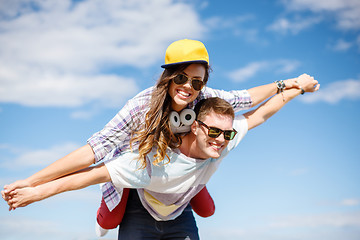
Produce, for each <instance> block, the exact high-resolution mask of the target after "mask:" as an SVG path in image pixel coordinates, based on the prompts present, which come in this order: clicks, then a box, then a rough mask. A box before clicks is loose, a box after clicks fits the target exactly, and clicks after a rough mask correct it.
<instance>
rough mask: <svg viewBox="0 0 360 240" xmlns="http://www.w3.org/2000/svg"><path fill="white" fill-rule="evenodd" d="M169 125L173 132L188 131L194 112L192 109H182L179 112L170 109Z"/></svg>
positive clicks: (193, 119)
mask: <svg viewBox="0 0 360 240" xmlns="http://www.w3.org/2000/svg"><path fill="white" fill-rule="evenodd" d="M169 118H170V126H171V130H172V132H173V133H186V132H190V126H191V124H192V123H193V122H194V121H195V119H196V114H195V112H194V110H192V109H184V110H182V111H181V113H180V115H179V113H177V112H175V111H172V112H171V113H170V115H169Z"/></svg>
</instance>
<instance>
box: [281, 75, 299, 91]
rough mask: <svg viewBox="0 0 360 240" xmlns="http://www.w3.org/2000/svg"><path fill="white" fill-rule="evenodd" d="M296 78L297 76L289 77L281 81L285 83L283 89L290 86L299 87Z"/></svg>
mask: <svg viewBox="0 0 360 240" xmlns="http://www.w3.org/2000/svg"><path fill="white" fill-rule="evenodd" d="M297 79H298V78H290V79H287V80H284V81H283V82H284V83H285V89H290V88H298V89H300V86H299V83H298V82H297Z"/></svg>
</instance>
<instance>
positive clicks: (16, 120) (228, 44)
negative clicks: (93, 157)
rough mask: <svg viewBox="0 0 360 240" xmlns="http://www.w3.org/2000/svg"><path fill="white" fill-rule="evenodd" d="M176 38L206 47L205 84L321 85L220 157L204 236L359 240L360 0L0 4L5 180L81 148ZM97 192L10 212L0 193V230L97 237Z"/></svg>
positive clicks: (202, 222)
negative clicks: (302, 78)
mask: <svg viewBox="0 0 360 240" xmlns="http://www.w3.org/2000/svg"><path fill="white" fill-rule="evenodd" d="M183 38H191V39H198V40H201V41H202V42H204V43H205V45H206V46H207V48H208V51H209V54H210V62H211V65H212V68H213V73H212V75H211V78H210V81H209V84H208V85H209V86H210V87H213V88H219V89H224V90H231V89H247V88H251V87H254V86H257V85H262V84H267V83H270V82H273V81H274V80H278V79H287V78H292V77H296V76H298V75H300V74H302V73H308V74H310V75H312V76H314V77H315V78H316V79H317V80H318V81H319V82H320V83H321V89H320V91H318V92H317V93H316V94H305V95H304V96H299V97H298V98H296V99H295V100H293V101H292V102H291V103H289V104H288V105H287V106H285V108H284V109H282V110H281V111H280V112H279V113H278V114H277V115H275V116H274V117H272V118H271V119H270V120H269V121H268V122H266V123H265V124H264V125H262V126H260V127H258V128H256V129H254V130H251V131H250V132H249V133H248V135H247V136H246V137H245V139H244V140H243V142H242V143H241V144H240V145H239V147H238V148H237V149H236V150H235V151H233V152H232V153H231V154H230V155H229V156H228V157H227V158H226V160H225V161H223V163H222V165H221V166H220V169H219V170H218V171H217V172H216V173H215V175H214V176H213V178H212V179H211V180H210V182H209V183H208V188H209V191H210V193H211V194H212V196H213V198H214V200H215V204H216V213H215V215H214V216H212V217H210V218H207V219H203V218H200V217H197V222H198V226H199V229H200V235H201V237H202V239H207V240H215V239H219V238H220V237H221V239H223V240H228V239H229V240H232V239H245V240H263V239H267V240H285V239H286V240H289V239H291V240H318V239H328V240H343V239H346V240H355V239H356V240H358V239H359V236H360V188H359V183H360V174H359V172H360V154H359V138H358V135H359V133H360V127H359V122H360V113H359V111H360V2H359V1H356V0H332V1H328V0H326V1H325V0H318V1H309V0H279V1H265V0H259V1H250V0H245V1H227V0H224V1H213V0H210V1H200V0H195V1H171V0H156V1H150V0H149V1H143V0H131V1H110V0H108V1H106V0H105V1H103V0H101V1H100V0H83V1H70V0H63V1H40V0H34V1H24V0H15V1H6V0H0V185H5V184H7V183H10V182H13V181H14V180H17V179H22V178H26V177H28V176H30V175H31V174H33V173H35V172H36V171H38V170H40V169H41V168H43V167H45V166H47V165H48V164H50V163H51V162H53V161H55V160H56V159H58V158H60V157H62V156H64V155H65V154H67V153H69V152H71V151H73V150H75V149H76V148H78V147H80V146H82V145H84V144H85V143H86V140H87V138H89V137H90V136H91V135H92V134H93V133H94V132H96V131H98V130H100V129H101V128H102V127H103V126H104V125H105V124H106V123H107V122H108V121H109V120H110V119H111V118H112V117H113V116H114V115H115V114H116V113H117V111H118V110H119V109H120V108H121V107H122V106H123V104H124V103H125V102H126V100H127V99H129V98H131V97H132V96H134V95H135V94H136V93H137V92H139V91H140V90H142V89H145V88H147V87H149V86H151V85H153V84H154V83H155V82H156V79H157V77H158V76H159V74H160V73H161V71H162V69H161V68H160V65H161V64H162V63H163V61H164V59H163V58H164V53H165V49H166V47H167V46H168V44H170V43H171V42H173V41H175V40H178V39H183ZM99 199H100V190H99V187H98V186H93V187H89V188H86V189H84V190H81V191H76V192H72V193H66V194H62V195H59V196H56V197H53V198H52V199H48V200H45V201H43V202H40V203H35V204H32V205H30V206H28V207H26V208H22V209H17V210H15V211H14V212H8V211H7V205H6V203H5V202H4V201H0V202H1V203H0V238H1V239H6V240H13V239H20V238H26V239H38V240H41V239H49V237H51V239H96V236H95V232H94V221H95V214H96V210H97V208H98V205H99ZM116 236H117V232H116V230H113V231H111V232H110V233H109V234H108V235H107V237H106V238H104V239H116Z"/></svg>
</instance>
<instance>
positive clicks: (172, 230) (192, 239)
mask: <svg viewBox="0 0 360 240" xmlns="http://www.w3.org/2000/svg"><path fill="white" fill-rule="evenodd" d="M118 239H119V240H120V239H121V240H143V239H149V240H150V239H151V240H199V234H198V228H197V226H196V222H195V218H194V215H193V212H192V210H191V206H190V204H189V205H188V206H187V207H186V208H185V210H184V211H183V213H182V214H181V215H180V216H179V217H177V218H176V219H175V220H169V221H156V220H155V219H154V218H153V217H152V216H151V215H150V214H149V213H148V211H147V210H146V209H145V208H144V207H143V205H142V204H141V202H140V199H139V196H138V194H137V191H136V190H133V189H131V190H130V194H129V199H128V202H127V205H126V211H125V214H124V218H123V220H122V222H121V224H120V227H119V235H118Z"/></svg>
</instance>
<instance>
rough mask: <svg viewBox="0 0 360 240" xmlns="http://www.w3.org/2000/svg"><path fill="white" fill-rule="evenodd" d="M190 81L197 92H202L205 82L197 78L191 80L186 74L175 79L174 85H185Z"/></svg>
mask: <svg viewBox="0 0 360 240" xmlns="http://www.w3.org/2000/svg"><path fill="white" fill-rule="evenodd" d="M189 80H191V81H190V84H191V86H192V87H193V88H194V89H195V90H196V91H200V90H201V89H202V88H203V87H204V82H203V81H202V80H199V79H196V78H193V79H190V78H189V77H188V76H186V75H184V74H179V75H177V76H176V77H174V78H173V81H174V83H176V84H177V85H182V84H185V83H187V82H188V81H189Z"/></svg>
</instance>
